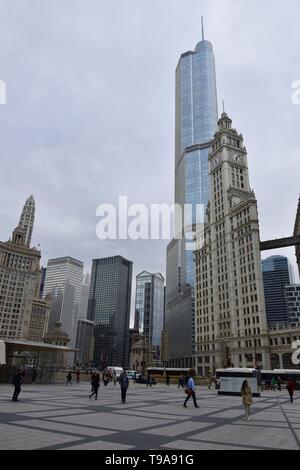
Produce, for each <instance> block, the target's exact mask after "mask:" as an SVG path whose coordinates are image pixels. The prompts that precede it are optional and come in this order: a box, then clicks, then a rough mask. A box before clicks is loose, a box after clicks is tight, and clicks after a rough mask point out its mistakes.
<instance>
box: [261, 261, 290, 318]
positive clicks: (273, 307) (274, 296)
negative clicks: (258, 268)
mask: <svg viewBox="0 0 300 470" xmlns="http://www.w3.org/2000/svg"><path fill="white" fill-rule="evenodd" d="M262 272H263V280H264V291H265V301H266V313H267V322H268V326H270V327H276V326H285V325H287V323H289V311H288V306H287V302H286V290H285V287H286V286H287V285H289V284H290V283H291V267H290V264H289V261H288V259H287V258H286V257H285V256H270V257H269V258H266V259H264V260H262Z"/></svg>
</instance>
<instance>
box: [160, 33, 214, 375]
mask: <svg viewBox="0 0 300 470" xmlns="http://www.w3.org/2000/svg"><path fill="white" fill-rule="evenodd" d="M217 121H218V104H217V86H216V71H215V58H214V53H213V47H212V44H211V43H210V42H209V41H207V40H205V39H204V33H203V31H202V41H200V42H199V43H198V44H197V45H196V47H195V50H194V51H188V52H185V53H184V54H182V55H181V57H180V60H179V63H178V66H177V69H176V130H175V132H176V136H175V203H177V204H180V205H181V207H183V206H184V204H190V205H191V207H192V211H191V217H190V219H186V220H185V221H182V222H183V226H184V229H185V232H186V234H187V235H188V237H189V236H191V233H192V232H194V231H195V230H194V229H195V224H196V222H197V221H198V222H200V223H201V221H202V222H204V220H203V218H202V220H201V214H200V219H199V218H198V220H197V213H196V212H197V211H196V207H197V205H203V208H205V207H206V206H207V203H208V200H209V185H208V153H209V148H210V140H211V139H212V138H213V135H214V132H215V131H216V129H217ZM203 214H204V209H203ZM198 216H199V214H198ZM175 235H178V234H177V233H175ZM181 235H182V234H181ZM192 245H193V243H192V242H191V240H190V239H188V240H187V239H186V238H185V237H183V238H182V239H179V240H178V239H176V238H174V239H173V240H172V241H171V242H170V244H169V245H168V247H167V269H166V272H167V276H166V334H167V336H168V344H169V353H168V354H169V358H170V364H172V365H174V366H176V365H180V364H181V363H182V361H183V362H184V363H187V362H188V363H189V362H190V360H191V357H192V354H193V352H194V338H195V325H194V284H195V263H194V255H193V247H192ZM187 286H190V288H191V289H190V291H191V295H192V299H190V298H189V297H188V295H187ZM183 291H184V292H185V294H184V295H183ZM175 306H176V307H175ZM177 310H178V311H179V310H180V311H181V312H182V315H184V316H185V318H184V319H183V318H181V324H182V326H183V327H184V332H183V334H184V336H185V338H190V340H188V341H186V342H185V343H184V344H182V348H181V355H180V356H179V350H178V349H177V345H178V344H179V341H180V336H178V335H177V332H178V327H177V326H176V323H177V318H176V317H177V316H178V315H177V313H176V311H177Z"/></svg>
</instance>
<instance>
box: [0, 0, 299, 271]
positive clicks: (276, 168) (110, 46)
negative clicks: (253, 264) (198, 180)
mask: <svg viewBox="0 0 300 470" xmlns="http://www.w3.org/2000/svg"><path fill="white" fill-rule="evenodd" d="M0 12H1V14H0V44H1V48H0V80H4V81H5V83H6V86H7V104H6V105H5V106H3V105H1V106H0V142H1V143H0V145H1V173H0V178H1V185H0V197H1V200H2V201H3V203H2V204H1V206H0V238H1V239H7V238H8V236H9V234H10V231H11V230H12V228H13V227H14V226H15V225H16V220H17V219H18V217H19V212H20V210H21V207H22V204H23V201H24V200H25V199H26V197H27V196H28V194H30V193H33V194H34V195H35V198H36V203H37V218H36V226H35V231H34V242H35V243H38V242H39V243H40V244H41V248H42V252H43V263H46V260H47V258H48V257H55V256H61V255H71V256H74V257H76V258H78V259H81V260H82V261H84V262H85V264H86V267H87V269H88V268H89V266H90V265H91V260H92V258H96V257H101V256H106V255H111V254H117V253H120V254H122V255H123V256H126V257H128V258H129V259H131V260H132V261H134V273H135V274H137V273H138V272H139V271H142V270H143V269H147V270H150V271H161V272H162V273H163V274H164V273H165V247H166V242H156V241H153V242H151V241H148V242H144V241H143V242H142V241H141V242H131V241H122V242H121V241H115V242H108V241H106V242H103V241H99V240H98V239H97V238H96V233H95V229H96V223H97V219H96V207H97V206H98V204H100V203H101V202H115V201H116V200H117V198H118V196H119V195H122V194H125V195H128V198H129V201H130V202H142V203H146V204H149V203H151V202H166V203H172V202H173V192H174V107H175V103H174V96H175V90H174V87H175V67H176V65H177V62H178V59H179V56H180V54H181V53H182V52H184V51H186V50H189V49H193V48H194V46H195V44H196V42H197V41H198V40H199V39H200V33H201V31H200V16H201V15H204V16H205V23H206V26H205V34H206V37H207V38H208V39H210V40H211V41H212V42H213V44H214V50H215V56H216V65H217V80H218V91H219V100H220V101H221V99H225V103H226V110H227V111H228V113H229V114H230V115H231V117H232V118H233V122H234V125H235V126H236V127H237V129H238V130H239V131H241V132H242V133H243V134H244V138H245V143H246V146H247V149H248V153H249V155H248V158H249V168H250V177H251V184H252V186H253V188H254V189H255V192H256V196H257V198H258V203H259V212H260V226H261V237H262V238H263V239H268V238H272V237H276V236H277V237H280V236H284V235H289V234H290V233H291V232H292V229H293V224H294V218H295V212H296V206H297V199H298V193H299V177H298V174H299V167H300V164H299V151H300V144H299V137H298V127H299V126H298V123H299V115H300V106H296V105H293V104H292V101H291V94H292V90H291V85H292V82H293V81H294V80H300V63H299V42H300V31H299V27H298V18H299V14H300V5H299V2H298V1H297V0H289V1H286V2H285V3H284V6H283V5H282V2H281V1H280V0H277V1H271V0H265V1H264V2H260V1H258V0H253V1H252V2H251V3H249V2H246V1H244V0H240V1H239V2H237V1H236V0H228V1H227V2H226V3H224V2H222V1H221V0H206V1H199V0H197V1H196V0H195V1H194V0H193V1H192V0H188V1H187V2H182V1H179V0H164V2H160V1H158V0H151V1H150V0H144V1H143V2H141V1H140V0H127V1H124V0H114V1H111V2H105V1H102V0H89V1H76V0H75V1H74V0H69V1H66V0H64V1H62V0H52V1H51V2H49V1H46V0H42V1H41V0H27V1H26V2H22V3H21V2H19V1H18V0H5V1H4V0H0ZM280 253H283V254H285V255H288V256H289V257H290V259H291V260H292V261H293V262H294V266H295V261H294V250H293V249H287V250H282V251H280ZM270 254H271V253H270Z"/></svg>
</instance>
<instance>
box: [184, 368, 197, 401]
mask: <svg viewBox="0 0 300 470" xmlns="http://www.w3.org/2000/svg"><path fill="white" fill-rule="evenodd" d="M185 393H186V394H187V397H186V399H185V402H184V404H183V406H184V407H185V408H187V406H186V404H187V402H188V401H189V399H190V398H191V397H193V402H194V406H195V408H199V406H198V404H197V400H196V387H195V382H194V378H193V374H190V376H189V379H188V382H187V387H186V389H185Z"/></svg>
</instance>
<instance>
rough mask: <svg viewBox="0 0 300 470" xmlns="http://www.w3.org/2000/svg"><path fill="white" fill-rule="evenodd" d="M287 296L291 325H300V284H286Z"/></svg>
mask: <svg viewBox="0 0 300 470" xmlns="http://www.w3.org/2000/svg"><path fill="white" fill-rule="evenodd" d="M285 297H286V304H287V309H288V317H289V320H288V322H289V326H291V327H293V328H294V327H299V326H300V284H290V285H289V286H285Z"/></svg>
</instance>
